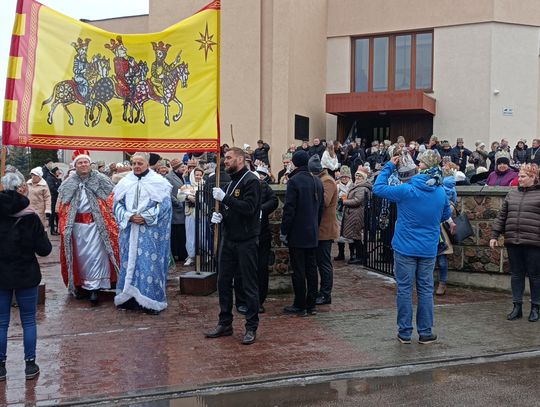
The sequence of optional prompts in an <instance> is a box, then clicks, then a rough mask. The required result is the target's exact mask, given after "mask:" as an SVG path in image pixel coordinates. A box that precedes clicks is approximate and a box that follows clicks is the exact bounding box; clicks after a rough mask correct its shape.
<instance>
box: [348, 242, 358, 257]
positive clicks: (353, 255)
mask: <svg viewBox="0 0 540 407" xmlns="http://www.w3.org/2000/svg"><path fill="white" fill-rule="evenodd" d="M354 249H355V247H354V243H349V253H351V257H350V258H349V261H352V260H355V259H356V257H357V256H358V253H356V251H355V250H354Z"/></svg>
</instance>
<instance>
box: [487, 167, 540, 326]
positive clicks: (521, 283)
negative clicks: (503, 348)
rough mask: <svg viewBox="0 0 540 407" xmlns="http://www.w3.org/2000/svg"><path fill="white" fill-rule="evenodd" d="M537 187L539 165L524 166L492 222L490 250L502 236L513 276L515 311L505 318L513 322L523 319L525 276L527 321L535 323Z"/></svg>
mask: <svg viewBox="0 0 540 407" xmlns="http://www.w3.org/2000/svg"><path fill="white" fill-rule="evenodd" d="M539 230H540V185H538V166H537V165H536V164H525V165H523V166H522V167H521V169H520V171H519V187H518V188H517V189H513V190H511V191H510V192H509V193H508V195H506V199H505V200H504V203H503V206H502V208H501V211H500V212H499V217H498V218H497V220H496V221H495V222H494V223H493V227H492V231H491V240H490V241H489V245H490V247H491V248H495V247H496V246H498V240H497V239H498V238H499V236H500V235H504V244H505V246H506V249H507V251H508V261H509V262H510V274H511V276H512V279H511V285H512V302H513V303H514V309H513V310H512V312H511V313H510V314H508V315H507V317H506V318H507V319H508V320H510V321H513V320H515V319H519V318H521V317H522V316H523V312H522V304H523V291H524V289H525V275H528V276H529V283H530V287H531V313H530V314H529V321H530V322H536V321H538V317H539V315H538V312H539V309H540V233H538V232H539Z"/></svg>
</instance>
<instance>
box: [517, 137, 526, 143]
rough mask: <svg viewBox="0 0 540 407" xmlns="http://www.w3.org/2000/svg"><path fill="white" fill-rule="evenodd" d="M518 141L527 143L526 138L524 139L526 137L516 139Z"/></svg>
mask: <svg viewBox="0 0 540 407" xmlns="http://www.w3.org/2000/svg"><path fill="white" fill-rule="evenodd" d="M518 143H523V144H527V139H526V138H520V139H519V140H518Z"/></svg>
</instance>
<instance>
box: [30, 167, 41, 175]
mask: <svg viewBox="0 0 540 407" xmlns="http://www.w3.org/2000/svg"><path fill="white" fill-rule="evenodd" d="M30 175H37V176H38V177H42V178H43V170H42V169H41V167H36V168H32V171H30Z"/></svg>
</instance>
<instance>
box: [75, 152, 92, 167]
mask: <svg viewBox="0 0 540 407" xmlns="http://www.w3.org/2000/svg"><path fill="white" fill-rule="evenodd" d="M81 158H86V159H87V160H88V161H90V162H92V159H91V158H90V156H89V155H86V154H79V155H78V156H77V157H75V159H74V160H73V162H72V163H71V164H73V166H75V164H76V163H77V160H80V159H81Z"/></svg>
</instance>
